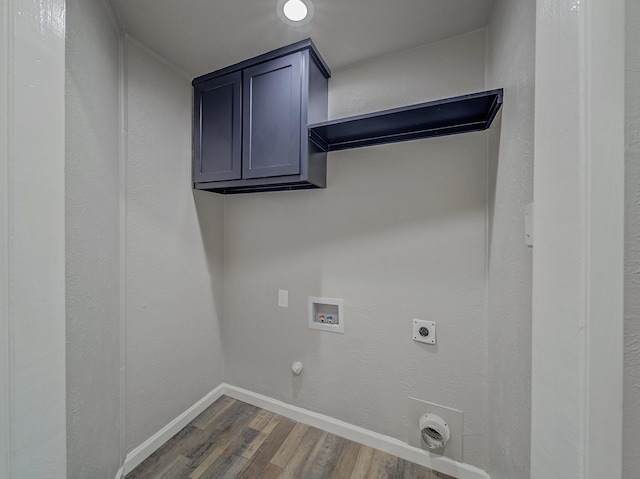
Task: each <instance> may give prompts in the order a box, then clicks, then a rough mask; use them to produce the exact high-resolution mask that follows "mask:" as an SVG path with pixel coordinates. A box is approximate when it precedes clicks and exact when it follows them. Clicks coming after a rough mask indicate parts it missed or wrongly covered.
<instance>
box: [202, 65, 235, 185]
mask: <svg viewBox="0 0 640 479" xmlns="http://www.w3.org/2000/svg"><path fill="white" fill-rule="evenodd" d="M241 86H242V75H241V73H240V72H236V73H232V74H229V75H225V76H223V77H219V78H214V79H212V80H210V81H207V82H203V83H200V84H198V85H196V88H195V91H194V95H195V111H194V114H195V118H194V130H195V135H194V161H193V166H194V171H193V179H194V182H196V183H198V182H207V181H223V180H235V179H239V178H240V177H241V171H242V167H241V162H242V116H241V115H242V95H241V93H240V91H241Z"/></svg>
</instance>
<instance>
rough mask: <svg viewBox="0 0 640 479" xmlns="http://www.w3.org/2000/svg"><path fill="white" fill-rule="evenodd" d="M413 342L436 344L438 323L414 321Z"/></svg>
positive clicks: (421, 320) (422, 320)
mask: <svg viewBox="0 0 640 479" xmlns="http://www.w3.org/2000/svg"><path fill="white" fill-rule="evenodd" d="M413 340H414V341H418V342H420V343H427V344H436V322H435V321H425V320H424V319H414V320H413Z"/></svg>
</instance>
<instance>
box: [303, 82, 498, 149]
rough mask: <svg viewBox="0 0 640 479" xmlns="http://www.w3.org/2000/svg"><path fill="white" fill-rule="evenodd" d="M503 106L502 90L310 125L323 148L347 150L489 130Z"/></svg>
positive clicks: (317, 141) (318, 143)
mask: <svg viewBox="0 0 640 479" xmlns="http://www.w3.org/2000/svg"><path fill="white" fill-rule="evenodd" d="M501 106H502V89H498V90H490V91H485V92H479V93H473V94H470V95H463V96H458V97H454V98H446V99H443V100H436V101H430V102H427V103H420V104H417V105H411V106H405V107H401V108H394V109H393V110H385V111H380V112H376V113H370V114H366V115H359V116H353V117H349V118H342V119H340V120H331V121H325V122H322V123H316V124H314V125H309V127H308V128H309V138H310V139H311V140H312V141H313V142H314V143H316V144H317V145H318V146H319V147H320V148H322V149H323V150H324V151H336V150H345V149H348V148H359V147H362V146H370V145H380V144H383V143H392V142H396V141H407V140H416V139H419V138H431V137H434V136H444V135H453V134H456V133H466V132H471V131H481V130H486V129H487V128H489V127H490V126H491V123H492V122H493V119H494V118H495V116H496V114H497V113H498V110H500V107H501Z"/></svg>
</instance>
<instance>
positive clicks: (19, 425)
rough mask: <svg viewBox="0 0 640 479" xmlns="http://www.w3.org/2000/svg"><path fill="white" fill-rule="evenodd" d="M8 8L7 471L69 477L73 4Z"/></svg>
mask: <svg viewBox="0 0 640 479" xmlns="http://www.w3.org/2000/svg"><path fill="white" fill-rule="evenodd" d="M0 9H1V10H2V13H0V24H1V26H2V28H1V30H0V31H1V33H0V37H1V39H0V49H1V50H2V52H1V53H0V75H2V80H0V87H2V88H0V90H1V91H2V97H3V98H2V100H0V117H1V118H2V119H1V120H0V128H1V131H0V145H1V146H0V238H1V239H0V275H1V276H2V279H0V369H1V370H2V372H1V373H0V390H1V391H0V395H1V396H0V415H1V416H2V420H0V425H2V426H3V427H2V430H1V431H0V454H2V459H0V468H1V469H0V476H1V477H2V478H3V479H4V478H7V479H23V478H36V477H37V478H43V479H63V478H66V477H67V474H66V463H65V458H66V430H65V281H64V267H65V265H64V247H65V240H64V233H65V232H64V182H65V178H64V74H65V71H64V70H65V68H64V66H65V41H64V38H65V2H64V1H63V0H41V1H39V2H34V1H31V0H5V1H4V2H3V3H2V7H0Z"/></svg>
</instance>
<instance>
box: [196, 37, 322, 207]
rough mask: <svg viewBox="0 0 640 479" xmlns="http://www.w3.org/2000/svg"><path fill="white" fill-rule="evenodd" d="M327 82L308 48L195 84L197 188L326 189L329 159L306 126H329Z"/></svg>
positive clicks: (293, 48) (301, 45)
mask: <svg viewBox="0 0 640 479" xmlns="http://www.w3.org/2000/svg"><path fill="white" fill-rule="evenodd" d="M330 76H331V72H330V70H329V68H328V67H327V65H326V64H325V62H324V60H323V59H322V57H321V56H320V54H319V53H318V51H317V50H316V48H315V46H314V45H313V43H312V42H311V40H304V41H302V42H298V43H295V44H293V45H289V46H287V47H283V48H280V49H278V50H274V51H272V52H269V53H266V54H264V55H261V56H259V57H256V58H253V59H251V60H247V61H244V62H241V63H238V64H236V65H232V66H230V67H227V68H224V69H222V70H218V71H216V72H213V73H210V74H208V75H204V76H201V77H198V78H196V79H194V80H193V87H194V102H195V103H194V158H193V182H194V187H195V188H196V189H200V190H208V191H215V192H217V193H224V194H230V193H247V192H255V191H275V190H295V189H308V188H324V187H325V185H326V164H327V162H326V158H327V153H326V151H324V150H323V149H321V148H319V147H318V146H317V145H316V143H314V142H312V141H310V140H309V132H308V129H307V125H308V124H309V123H317V122H321V121H324V120H326V119H327V79H328V78H329V77H330Z"/></svg>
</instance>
